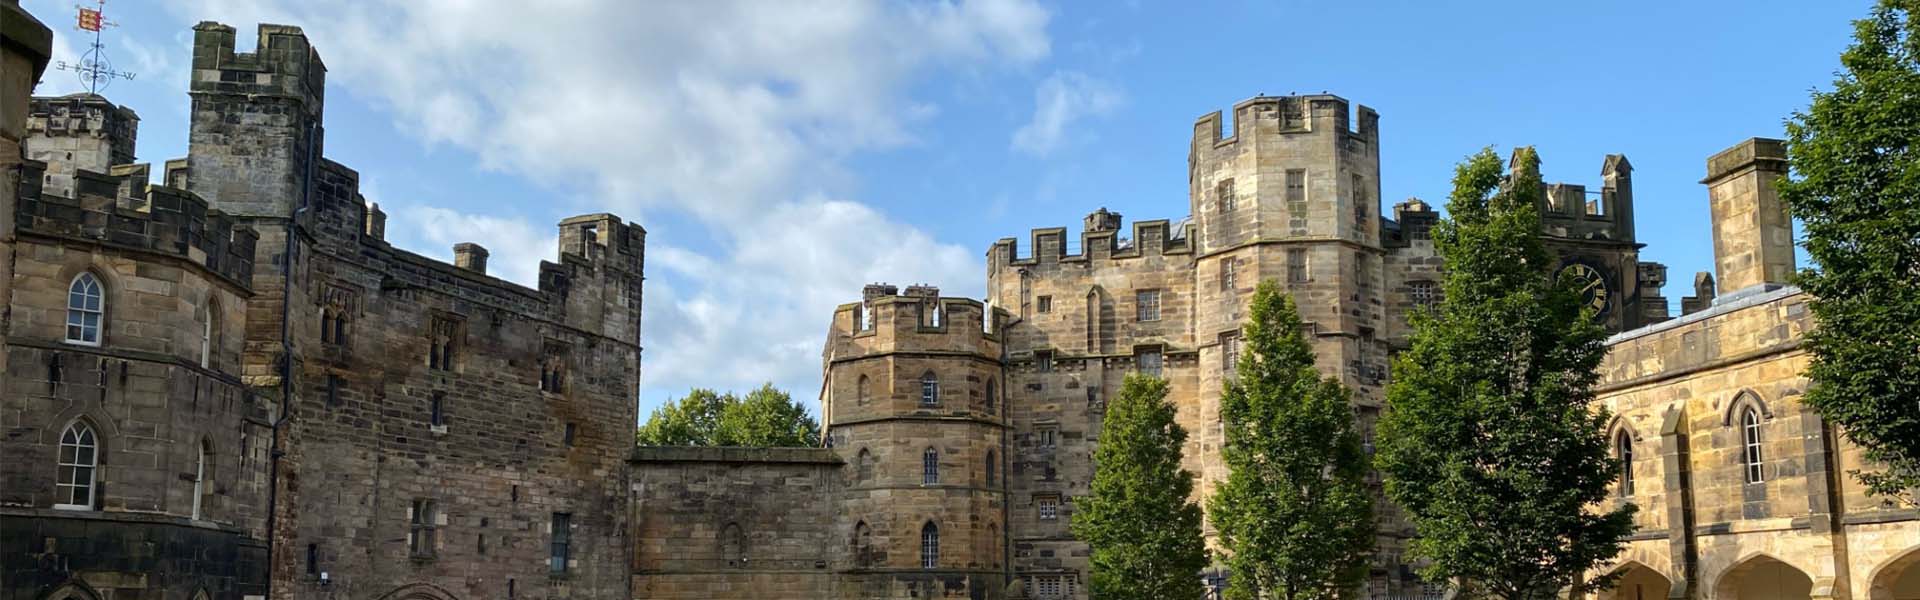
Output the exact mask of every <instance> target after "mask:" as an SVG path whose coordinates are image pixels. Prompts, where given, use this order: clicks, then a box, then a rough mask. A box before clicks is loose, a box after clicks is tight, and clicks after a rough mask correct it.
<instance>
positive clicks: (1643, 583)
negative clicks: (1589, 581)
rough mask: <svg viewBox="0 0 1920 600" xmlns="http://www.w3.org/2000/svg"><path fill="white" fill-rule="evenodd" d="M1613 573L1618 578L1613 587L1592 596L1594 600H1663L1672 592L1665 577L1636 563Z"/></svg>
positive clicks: (1625, 565) (1622, 566)
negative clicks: (1617, 574) (1616, 574)
mask: <svg viewBox="0 0 1920 600" xmlns="http://www.w3.org/2000/svg"><path fill="white" fill-rule="evenodd" d="M1613 572H1615V573H1619V574H1620V578H1619V579H1616V580H1614V582H1613V587H1611V588H1608V589H1604V590H1600V591H1599V592H1598V593H1596V594H1594V599H1595V600H1665V599H1666V597H1667V593H1668V592H1670V591H1672V590H1673V582H1672V581H1669V580H1668V579H1667V576H1665V575H1662V574H1660V572H1659V571H1655V570H1653V569H1652V568H1651V567H1648V566H1646V565H1643V564H1640V563H1638V562H1629V563H1627V564H1624V565H1621V566H1620V568H1618V569H1615V570H1614V571H1613Z"/></svg>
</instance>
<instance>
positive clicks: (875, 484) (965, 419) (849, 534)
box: [821, 286, 1009, 598]
mask: <svg viewBox="0 0 1920 600" xmlns="http://www.w3.org/2000/svg"><path fill="white" fill-rule="evenodd" d="M896 291H897V290H896V288H894V287H893V286H868V288H867V290H866V293H865V294H863V296H864V300H863V301H862V302H860V303H857V304H845V305H841V306H840V307H839V308H838V309H837V310H836V311H835V312H834V316H833V330H832V332H831V333H830V334H829V339H828V342H827V349H826V355H825V357H824V358H825V362H826V364H825V370H826V389H825V391H824V393H823V394H822V396H823V397H822V407H821V412H822V415H823V417H824V420H825V421H826V437H827V439H828V440H829V444H831V445H832V446H833V448H834V449H835V450H836V451H837V452H838V453H839V455H840V456H841V458H842V459H843V460H844V461H845V464H846V466H845V467H844V468H845V469H846V473H845V475H846V477H845V481H846V487H845V488H844V490H845V491H844V498H843V499H842V502H841V503H840V504H841V506H842V507H843V508H842V510H841V511H840V512H841V517H840V519H841V522H840V523H839V524H838V526H839V530H840V532H841V533H842V534H843V535H844V539H845V540H846V545H845V546H844V548H845V550H844V551H836V552H834V555H836V556H839V557H840V558H839V560H836V561H835V563H834V564H835V568H836V569H840V570H842V571H843V572H845V573H847V574H848V575H849V577H848V580H849V581H850V582H852V585H850V586H848V587H847V588H845V589H846V590H847V592H846V594H844V595H845V597H849V598H936V597H956V595H957V597H970V598H1001V597H1003V594H1004V590H1005V589H1006V585H1007V577H1008V575H1007V573H1008V571H1007V569H1008V566H1009V565H1008V561H1007V542H1006V539H1007V538H1006V527H1005V525H1006V512H1005V511H1006V507H1007V504H1006V481H1007V469H1006V468H1005V466H1006V457H1007V451H1006V446H1007V426H1006V422H1007V420H1006V417H1005V408H1006V407H1005V402H1004V401H1003V399H1002V397H1001V393H1002V391H1003V384H1004V382H1005V380H1004V373H1003V371H1002V367H1001V360H1000V357H1001V340H1000V336H999V335H998V333H997V332H998V330H999V328H1000V327H1001V326H1002V322H1003V321H1004V320H1005V318H1006V313H1005V311H1000V310H997V309H992V310H991V312H990V313H989V312H988V311H989V310H990V309H989V308H988V307H986V306H985V305H983V304H981V303H980V302H977V301H974V300H970V299H964V298H942V297H940V296H939V290H937V289H934V288H930V287H921V286H915V287H910V288H908V289H907V294H906V295H895V294H896Z"/></svg>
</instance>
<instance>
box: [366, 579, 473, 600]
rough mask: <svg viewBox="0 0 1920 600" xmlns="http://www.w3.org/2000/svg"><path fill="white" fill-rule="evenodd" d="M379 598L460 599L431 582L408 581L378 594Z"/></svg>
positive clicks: (386, 599)
mask: <svg viewBox="0 0 1920 600" xmlns="http://www.w3.org/2000/svg"><path fill="white" fill-rule="evenodd" d="M380 600H460V598H459V597H458V596H455V595H453V593H452V592H449V591H447V590H446V589H445V588H442V587H440V586H437V585H433V584H431V583H409V584H406V585H403V586H400V587H397V588H394V589H393V591H391V592H387V593H385V594H381V595H380Z"/></svg>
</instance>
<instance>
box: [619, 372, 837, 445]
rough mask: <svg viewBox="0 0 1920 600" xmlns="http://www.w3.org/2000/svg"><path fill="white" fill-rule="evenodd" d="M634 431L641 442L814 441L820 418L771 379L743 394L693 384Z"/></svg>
mask: <svg viewBox="0 0 1920 600" xmlns="http://www.w3.org/2000/svg"><path fill="white" fill-rule="evenodd" d="M634 437H635V441H636V442H637V443H639V444H640V445H643V446H754V447H773V446H818V445H820V424H819V422H818V421H815V420H814V419H813V417H812V416H811V415H808V414H807V410H806V408H805V407H802V406H800V404H799V403H796V402H794V401H793V397H792V396H790V395H788V394H787V393H786V392H782V391H780V390H778V389H775V388H774V387H773V384H771V383H768V384H765V385H762V386H760V388H759V389H756V390H754V391H752V392H749V393H747V396H746V398H740V397H738V396H735V395H733V394H732V393H727V394H720V393H718V392H715V391H713V390H709V389H703V388H695V389H693V390H692V391H689V392H687V395H686V396H684V397H682V398H680V399H678V400H671V401H668V402H667V403H666V404H664V405H661V406H660V408H656V409H654V410H653V414H652V415H650V416H648V417H647V422H646V423H643V424H641V425H640V429H639V431H638V432H637V433H636V434H635V436H634Z"/></svg>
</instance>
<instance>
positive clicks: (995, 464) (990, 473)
mask: <svg viewBox="0 0 1920 600" xmlns="http://www.w3.org/2000/svg"><path fill="white" fill-rule="evenodd" d="M999 462H1000V461H999V456H998V455H996V454H994V453H993V451H992V450H988V451H987V485H994V477H995V476H996V475H999V473H997V472H996V471H997V470H998V469H999Z"/></svg>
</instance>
